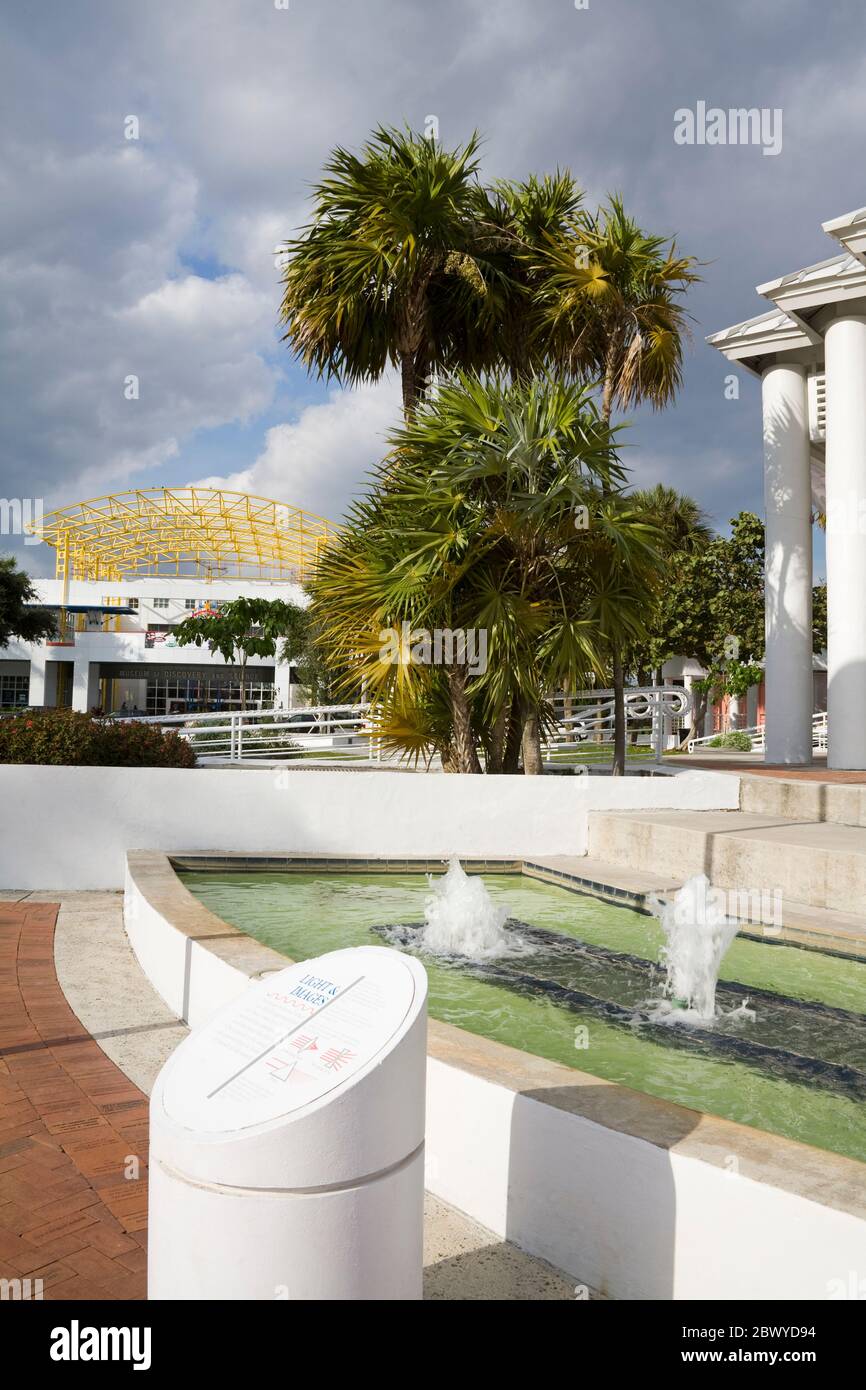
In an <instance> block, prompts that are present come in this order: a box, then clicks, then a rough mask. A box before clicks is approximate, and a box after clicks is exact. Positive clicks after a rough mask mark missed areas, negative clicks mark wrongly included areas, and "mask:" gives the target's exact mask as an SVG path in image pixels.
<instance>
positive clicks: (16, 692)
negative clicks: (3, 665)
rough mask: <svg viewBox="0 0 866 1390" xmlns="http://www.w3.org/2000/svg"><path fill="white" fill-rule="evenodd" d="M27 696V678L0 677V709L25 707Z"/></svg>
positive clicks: (28, 680)
mask: <svg viewBox="0 0 866 1390" xmlns="http://www.w3.org/2000/svg"><path fill="white" fill-rule="evenodd" d="M29 696H30V677H29V676H0V709H12V708H21V707H22V706H26V704H27V701H28V699H29Z"/></svg>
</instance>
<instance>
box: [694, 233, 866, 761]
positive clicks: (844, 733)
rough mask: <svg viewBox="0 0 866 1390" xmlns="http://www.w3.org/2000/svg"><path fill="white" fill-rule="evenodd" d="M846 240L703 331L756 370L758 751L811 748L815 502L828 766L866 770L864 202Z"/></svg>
mask: <svg viewBox="0 0 866 1390" xmlns="http://www.w3.org/2000/svg"><path fill="white" fill-rule="evenodd" d="M823 229H824V231H825V232H827V233H828V234H829V235H830V236H831V237H833V238H834V239H835V241H836V242H837V243H838V244H839V245H840V246H841V248H842V252H841V254H839V255H836V256H833V257H832V258H831V259H829V260H826V261H821V262H820V263H819V264H817V265H811V266H807V267H806V268H805V269H804V270H799V271H796V272H795V273H794V274H792V275H785V276H783V277H782V278H781V279H780V280H773V281H770V282H769V283H768V284H766V285H759V286H758V293H759V294H762V295H763V296H764V297H765V298H766V299H768V300H770V301H771V303H772V304H773V306H774V307H773V309H771V310H770V312H769V313H766V314H762V315H760V316H759V317H758V318H754V319H750V320H748V322H746V323H740V324H736V325H735V326H734V327H733V328H726V329H724V330H723V331H722V332H721V333H714V334H712V335H711V336H710V337H709V338H708V340H707V341H708V342H709V343H711V344H712V345H713V346H714V347H717V348H718V349H719V351H720V352H722V353H724V355H725V357H727V358H728V360H729V361H731V362H736V363H741V364H742V365H743V366H744V367H746V368H747V369H748V370H749V371H751V372H754V373H755V375H757V376H760V378H761V383H762V391H763V420H764V503H765V513H766V536H767V545H766V729H767V733H766V748H767V753H766V758H767V762H772V763H790V764H797V763H808V762H809V761H810V760H811V757H812V730H811V718H812V514H813V512H819V513H824V514H825V515H826V518H827V606H828V620H827V626H828V634H827V636H828V642H827V668H828V694H827V725H828V751H827V765H828V767H831V768H856V769H866V208H859V209H858V210H857V211H856V212H851V213H848V214H846V215H845V216H844V217H837V218H835V219H834V220H833V221H831V222H825V223H823Z"/></svg>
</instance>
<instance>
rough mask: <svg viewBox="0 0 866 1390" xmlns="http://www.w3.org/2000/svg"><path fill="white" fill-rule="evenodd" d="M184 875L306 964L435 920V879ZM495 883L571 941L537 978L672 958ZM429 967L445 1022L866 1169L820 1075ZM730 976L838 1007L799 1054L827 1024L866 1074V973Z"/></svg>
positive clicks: (853, 1117)
mask: <svg viewBox="0 0 866 1390" xmlns="http://www.w3.org/2000/svg"><path fill="white" fill-rule="evenodd" d="M179 877H180V878H181V880H182V882H183V883H184V884H185V885H186V887H187V888H188V889H190V891H191V892H192V893H194V894H195V896H196V897H197V898H198V899H199V900H200V901H201V902H203V903H204V904H206V906H207V907H209V908H210V909H211V911H213V912H215V913H216V914H217V916H218V917H221V918H222V919H223V920H224V921H226V922H230V923H231V924H232V925H234V926H237V927H238V928H240V929H241V930H243V931H245V932H247V933H248V934H249V935H250V936H253V937H255V938H256V940H258V941H261V942H263V943H264V944H265V945H268V946H271V947H273V948H274V949H275V950H277V951H281V952H282V953H284V954H285V955H287V956H290V957H291V958H292V959H294V960H304V959H306V958H307V957H310V956H314V955H321V954H323V953H324V952H326V951H331V950H336V949H338V948H339V947H341V946H355V945H358V946H360V945H365V944H379V945H381V944H382V935H381V929H382V928H388V927H392V926H396V925H397V924H405V923H418V922H420V921H422V920H423V916H424V903H425V900H426V898H427V896H428V894H429V892H430V888H429V885H428V882H427V879H426V877H425V876H424V875H421V874H373V873H370V874H327V873H312V874H296V873H290V874H280V873H251V874H243V873H226V874H219V873H213V872H209V871H208V872H195V871H181V872H180V873H179ZM485 883H486V885H487V887H488V889H489V891H490V894H491V896H492V897H493V899H494V901H495V902H497V903H501V904H503V905H505V906H506V907H507V908H508V913H509V916H510V917H511V918H514V919H517V921H518V922H524V923H527V924H529V925H530V926H531V927H534V928H542V929H545V930H546V931H548V932H555V933H558V934H559V935H560V937H565V938H568V939H569V940H568V941H566V942H564V943H563V947H564V948H565V947H568V948H569V951H570V954H569V953H565V954H564V955H563V956H562V958H561V959H560V958H559V955H558V953H557V951H556V949H555V948H554V950H553V952H552V953H546V954H542V956H541V957H540V958H539V959H538V960H536V961H535V962H533V961H531V960H530V962H529V965H528V968H529V969H530V970H532V971H535V972H536V973H541V974H544V975H546V976H547V975H549V976H550V977H551V978H555V979H556V980H557V981H559V982H560V983H562V984H565V985H573V984H575V983H577V984H582V978H578V976H577V974H576V973H575V972H576V971H578V970H582V969H583V968H584V967H583V962H582V961H581V959H580V951H578V952H577V953H576V954H575V949H574V944H575V943H586V945H587V946H588V947H593V946H595V947H605V948H608V950H613V951H616V952H622V953H625V954H626V956H628V957H630V958H634V957H638V958H640V960H641V961H646V962H654V961H657V959H658V954H659V949H660V946H661V944H662V932H661V928H660V926H659V924H658V923H657V922H656V920H655V919H654V918H652V917H648V916H646V915H644V914H642V913H639V912H636V911H633V910H631V909H629V908H625V907H621V906H618V905H616V904H612V903H607V902H604V901H602V900H600V899H597V898H593V897H590V896H587V895H583V894H579V893H572V892H569V891H568V890H566V889H562V888H559V887H557V886H555V885H553V884H547V883H542V882H540V881H538V880H533V879H529V878H525V877H522V876H521V875H519V874H502V875H499V874H492V875H487V876H485ZM376 928H378V929H380V930H379V931H377V930H375V929H376ZM515 930H519V927H516V928H515ZM409 949H412V948H411V947H409ZM422 959H423V961H424V964H425V967H426V969H427V974H428V977H429V984H430V996H429V1007H430V1013H431V1015H432V1016H433V1017H434V1018H439V1019H443V1020H444V1021H446V1022H448V1023H453V1024H455V1025H456V1026H458V1027H460V1028H465V1029H467V1030H468V1031H469V1032H472V1033H478V1034H480V1035H481V1036H483V1037H486V1038H492V1039H495V1040H497V1041H499V1042H503V1043H507V1044H509V1045H510V1046H512V1047H519V1048H522V1049H523V1050H525V1051H527V1052H533V1053H535V1054H537V1055H538V1056H540V1057H546V1058H549V1059H550V1060H552V1061H557V1062H562V1063H564V1064H565V1065H567V1066H572V1067H576V1068H578V1069H579V1070H581V1071H584V1072H589V1073H591V1074H592V1075H594V1076H599V1077H604V1078H605V1079H607V1080H610V1081H617V1082H620V1083H622V1084H623V1085H626V1086H631V1087H633V1088H634V1089H635V1090H638V1091H643V1092H645V1093H646V1094H648V1095H653V1096H659V1097H662V1098H663V1099H666V1100H671V1101H677V1102H679V1103H681V1104H683V1105H687V1106H690V1107H691V1108H692V1109H695V1110H699V1111H704V1112H707V1113H710V1114H715V1115H721V1116H724V1117H725V1118H727V1119H731V1120H736V1121H738V1122H740V1123H741V1124H747V1125H754V1126H756V1127H757V1128H759V1129H766V1130H770V1131H771V1132H773V1133H776V1134H783V1135H786V1136H788V1137H789V1138H792V1139H799V1140H801V1141H803V1142H804V1143H808V1144H814V1145H816V1146H818V1147H820V1148H825V1149H831V1150H834V1151H835V1152H837V1153H842V1154H847V1155H849V1156H850V1157H852V1158H858V1159H861V1160H866V1104H864V1102H863V1100H862V1098H861V1097H859V1096H856V1095H855V1096H852V1095H850V1094H846V1093H845V1087H844V1086H843V1087H842V1088H841V1092H840V1090H839V1088H835V1089H834V1087H833V1086H832V1085H829V1084H828V1083H826V1082H822V1083H821V1084H815V1083H814V1082H813V1081H812V1080H811V1079H810V1078H808V1077H804V1078H802V1079H790V1078H789V1077H787V1076H778V1075H774V1074H769V1073H768V1072H767V1071H766V1070H765V1069H764V1068H763V1067H762V1066H761V1065H760V1064H756V1063H755V1062H754V1061H751V1062H749V1063H746V1062H744V1061H742V1060H740V1059H739V1058H731V1057H727V1056H716V1055H696V1054H695V1053H693V1052H691V1051H689V1050H684V1049H683V1046H682V1045H681V1037H677V1036H675V1035H676V1034H677V1033H679V1032H680V1030H678V1029H665V1030H661V1031H663V1033H664V1034H665V1036H661V1037H660V1036H659V1035H658V1034H659V1030H658V1029H657V1030H655V1032H654V1033H653V1036H646V1034H645V1032H644V1030H642V1029H640V1028H637V1029H634V1028H630V1027H628V1026H623V1025H622V1023H621V1022H611V1021H609V1020H608V1019H606V1018H604V1017H599V1016H597V1015H596V1014H595V1013H594V1012H592V1011H586V1010H583V1009H581V1008H580V1007H579V1006H575V1004H574V1003H573V1002H572V1003H569V1004H564V1003H562V1002H561V1001H560V1000H558V999H556V998H550V997H546V996H545V995H544V994H538V993H534V994H531V995H528V996H527V995H525V994H523V993H521V992H518V991H516V990H515V989H514V988H513V987H510V986H509V985H507V984H504V983H501V982H500V981H498V980H496V979H491V978H483V977H480V978H476V977H475V975H473V974H472V973H467V970H466V969H465V968H461V967H459V966H456V965H455V964H453V963H452V962H449V961H443V960H441V959H437V958H435V957H431V956H429V955H427V954H424V955H422ZM575 963H576V964H575ZM548 967H549V968H548ZM520 968H521V969H522V968H523V965H522V963H521V966H520ZM614 973H615V972H614ZM721 979H722V980H724V981H728V982H731V983H732V984H733V985H735V986H742V987H743V989H744V990H745V992H746V993H748V991H749V990H750V989H755V990H770V991H773V993H774V994H778V995H781V996H785V997H786V998H787V999H788V1000H800V1001H807V1002H809V1003H813V1004H817V1005H826V1006H830V1008H829V1011H828V1010H824V1011H823V1012H822V1013H815V1014H814V1015H813V1014H811V1013H808V1012H803V1013H802V1018H803V1019H804V1020H805V1023H803V1022H801V1021H800V1017H799V1014H800V1011H798V1010H797V1009H796V1007H794V1006H791V1007H790V1009H789V1010H788V1012H789V1014H791V1015H792V1016H795V1018H796V1023H797V1027H798V1028H799V1029H800V1032H799V1033H798V1032H796V1031H795V1032H794V1033H792V1034H791V1035H790V1036H789V1037H788V1039H787V1042H786V1046H788V1047H790V1048H791V1049H792V1050H793V1051H794V1052H796V1053H803V1052H806V1053H807V1055H809V1056H811V1055H812V1054H811V1053H810V1052H809V1051H808V1042H809V1039H808V1036H803V1030H804V1029H805V1030H806V1031H808V1029H809V1027H810V1026H811V1024H810V1020H811V1019H812V1018H813V1017H815V1018H817V1020H818V1023H817V1025H816V1031H821V1033H822V1039H823V1040H822V1042H821V1048H822V1051H821V1053H820V1055H821V1056H823V1057H825V1058H827V1059H828V1060H830V1061H832V1062H834V1063H837V1064H838V1063H844V1062H849V1063H851V1065H852V1066H854V1067H857V1068H858V1069H862V1070H863V1071H866V1064H864V1056H866V1054H864V1051H863V1043H864V1039H866V1017H861V1018H860V1020H859V1021H858V1020H854V1031H853V1033H852V1032H851V1031H850V1030H851V1026H852V1024H851V1020H850V1015H859V1016H866V963H863V964H861V963H859V962H855V961H850V960H843V959H839V958H838V957H833V956H828V955H823V954H821V953H820V952H816V951H805V950H800V949H798V948H796V947H789V946H780V945H768V944H764V943H760V942H754V941H749V940H746V939H744V938H742V937H738V938H737V939H736V940H735V941H734V943H733V945H732V946H731V948H730V950H729V951H728V953H727V955H726V956H725V959H724V961H723V963H722V970H721ZM610 997H611V998H613V997H615V996H614V994H613V993H612V994H611V995H610ZM619 997H620V998H625V997H626V996H625V995H620V996H619ZM750 1007H752V1008H754V1010H755V1013H756V1015H757V1022H756V1023H755V1024H754V1025H752V1024H748V1023H744V1024H740V1023H739V1022H738V1023H737V1025H736V1028H733V1027H732V1028H729V1029H728V1032H730V1033H734V1032H737V1033H738V1034H739V1035H740V1036H742V1037H745V1038H749V1037H750V1036H754V1037H756V1038H759V1039H760V1038H761V1037H762V1034H761V1024H762V1009H763V1014H764V1018H765V1019H766V1016H767V1014H768V1013H772V1001H766V1000H762V999H761V998H759V997H756V998H754V999H753V1000H752V1001H751V1004H750ZM786 1007H787V1006H786ZM833 1010H845V1011H846V1013H847V1015H848V1016H849V1017H848V1021H847V1023H842V1024H840V1023H838V1022H837V1019H836V1017H835V1016H834V1015H833V1012H832V1011H833ZM834 1030H835V1032H834ZM825 1033H826V1035H827V1036H826V1038H824V1036H823V1035H824V1034H825ZM849 1034H850V1037H851V1039H852V1041H851V1042H850V1043H849ZM576 1044H577V1045H576ZM858 1074H860V1073H859V1071H858Z"/></svg>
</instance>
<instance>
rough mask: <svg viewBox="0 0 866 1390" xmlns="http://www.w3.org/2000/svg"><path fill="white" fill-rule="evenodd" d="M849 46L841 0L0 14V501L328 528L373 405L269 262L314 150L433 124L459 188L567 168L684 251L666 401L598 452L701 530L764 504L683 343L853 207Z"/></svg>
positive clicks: (406, 1) (859, 89)
mask: <svg viewBox="0 0 866 1390" xmlns="http://www.w3.org/2000/svg"><path fill="white" fill-rule="evenodd" d="M864 40H866V6H864V4H863V0H824V3H822V4H820V5H818V4H816V3H814V0H760V2H759V3H758V2H757V0H726V3H725V4H723V5H719V4H715V3H711V0H578V3H577V4H576V3H575V0H437V3H435V4H432V3H421V0H182V3H179V0H171V2H170V3H169V0H142V3H139V4H128V3H124V4H120V3H118V0H44V2H43V3H38V4H28V5H20V4H18V3H15V0H0V498H7V499H8V498H22V499H23V498H30V499H42V503H43V505H44V508H45V509H46V510H48V509H50V508H52V507H56V506H63V505H68V504H71V503H74V502H77V501H79V500H81V499H83V498H87V497H93V496H96V495H99V494H102V493H106V492H115V491H122V490H124V489H127V488H132V487H154V486H160V485H168V486H172V485H173V486H179V485H184V484H188V483H192V482H201V481H208V482H219V483H221V484H222V485H223V486H227V487H235V488H239V489H241V490H244V491H250V492H257V493H260V494H263V495H266V496H273V497H276V498H279V499H281V500H284V501H288V502H290V503H292V504H294V505H297V506H300V507H304V508H306V509H308V510H310V511H313V512H316V513H319V514H321V515H324V516H325V517H327V518H329V519H331V520H333V521H339V519H340V516H341V515H342V513H343V511H344V509H345V507H346V505H347V503H348V502H349V501H350V499H351V498H352V497H353V496H356V495H357V494H358V493H359V492H361V491H363V489H364V486H365V480H366V478H367V475H368V473H369V470H370V469H371V468H372V467H373V466H374V465H375V463H376V462H377V461H378V459H379V458H380V457H381V455H382V453H383V452H384V444H383V440H384V437H385V435H386V433H387V431H388V430H389V428H390V427H391V426H392V425H393V424H394V423H396V421H397V418H398V414H399V390H398V383H397V382H396V380H395V379H393V378H389V379H386V380H383V381H381V382H378V383H371V384H369V385H365V386H362V387H359V388H358V389H356V390H351V391H343V390H341V389H340V388H339V386H337V385H335V384H334V383H330V384H329V383H327V382H323V381H319V380H317V379H315V378H311V377H309V376H308V375H307V373H306V372H305V370H304V369H303V367H301V366H300V365H299V364H297V363H296V362H295V361H294V360H293V358H292V356H291V354H290V353H289V351H288V350H287V348H286V347H285V345H284V344H282V343H281V341H280V335H281V329H280V326H279V323H278V309H279V301H280V287H279V272H278V268H277V265H276V262H275V258H274V254H273V252H274V248H275V247H276V246H277V245H278V244H279V243H280V242H282V241H284V240H285V239H287V238H289V237H291V236H292V235H293V234H295V233H296V232H297V230H298V229H299V228H300V227H301V226H302V225H303V224H304V222H305V221H306V220H307V218H308V215H309V210H310V202H309V198H310V187H311V185H312V183H313V182H314V181H315V179H316V177H317V175H318V173H319V171H320V169H321V166H322V164H323V162H324V161H325V159H326V158H327V156H328V153H329V151H330V150H331V149H332V148H333V147H334V146H335V145H337V144H341V145H344V146H348V147H350V148H355V149H357V148H358V147H359V146H360V145H361V144H362V143H363V141H364V139H365V137H366V136H367V134H368V133H369V131H370V130H371V129H372V128H373V127H374V126H376V125H377V124H379V123H383V124H386V125H405V124H408V125H410V126H412V127H413V128H416V129H420V130H423V129H424V127H425V124H426V123H427V122H428V119H429V118H430V117H434V116H435V117H436V119H437V121H438V126H439V138H440V140H441V142H442V143H443V145H445V146H446V147H449V148H450V147H453V146H455V145H457V144H459V143H461V142H462V141H464V140H465V139H466V138H467V137H468V136H469V134H470V133H471V132H472V131H473V130H478V131H479V132H481V134H482V136H483V137H484V143H483V147H482V175H483V177H484V178H485V179H495V178H503V177H508V178H519V177H522V176H524V175H526V174H528V173H530V172H535V173H539V174H540V173H543V172H545V171H552V170H554V169H556V168H563V167H568V168H570V169H571V171H572V172H573V174H574V175H575V177H576V178H577V180H578V182H579V183H580V185H581V186H582V187H583V188H584V190H585V194H586V201H587V203H588V204H589V205H590V206H594V205H595V204H597V203H598V202H600V201H601V200H603V199H604V198H605V196H606V195H607V194H608V193H609V192H613V191H616V192H619V193H621V194H622V196H623V198H624V200H625V203H626V206H627V208H628V210H629V211H630V212H631V214H632V215H633V216H634V217H635V218H637V219H638V221H640V223H641V224H642V225H643V226H644V227H645V228H646V229H647V230H649V231H651V232H654V233H658V234H663V235H666V236H672V237H674V236H675V237H676V240H677V245H678V247H679V249H680V250H681V251H682V252H684V253H688V254H691V255H694V256H696V257H698V258H699V260H700V261H701V262H702V263H703V266H702V271H701V273H702V275H703V281H702V283H701V284H700V285H698V286H696V287H695V288H694V289H693V290H692V291H690V293H689V297H688V309H689V312H690V314H691V315H692V318H693V323H692V340H691V342H690V343H689V345H688V346H687V350H686V362H685V378H684V383H683V387H682V390H681V392H680V395H679V397H678V399H677V401H676V403H675V404H674V405H672V406H671V407H669V408H668V409H666V410H665V411H663V412H660V413H652V412H650V411H648V410H641V411H639V412H637V413H636V414H633V415H632V416H631V417H629V418H630V421H631V423H630V426H629V428H628V430H627V431H626V432H625V435H624V437H623V444H624V449H623V458H624V462H625V463H626V465H627V467H628V468H629V469H630V470H631V477H632V480H633V482H634V483H635V485H637V486H651V485H653V484H654V483H656V482H659V481H661V482H664V483H667V484H669V485H672V486H676V487H678V488H680V489H682V490H684V491H688V492H690V493H691V494H692V495H693V496H695V497H696V498H697V499H698V500H699V501H700V502H701V503H702V505H703V506H704V507H705V509H706V510H707V512H708V513H709V515H710V516H711V518H712V519H713V521H714V522H715V523H716V524H717V525H718V526H720V527H724V525H725V523H726V522H727V520H728V518H729V517H731V516H732V515H734V514H735V513H736V512H737V511H739V510H740V509H741V508H743V507H748V508H751V509H754V510H758V511H760V510H761V505H762V503H761V462H760V455H761V427H760V386H759V383H758V382H757V381H756V380H755V379H754V378H752V377H751V376H750V375H749V374H748V373H746V372H743V373H741V374H740V390H739V398H738V399H729V396H730V392H729V391H726V389H725V386H726V377H727V375H728V374H729V372H730V371H731V368H730V367H729V365H728V364H727V363H726V362H725V360H724V359H723V358H722V357H721V356H720V355H719V354H718V353H717V352H716V351H715V350H713V349H712V348H710V347H709V346H708V345H707V344H706V343H705V342H704V341H703V340H704V335H705V334H707V333H711V332H714V331H716V330H718V329H720V328H724V327H727V326H728V325H730V324H733V323H737V322H739V321H741V320H742V319H745V318H749V317H752V316H753V315H756V314H759V313H761V312H763V311H764V309H765V308H768V307H769V305H768V304H767V303H766V301H764V300H762V299H761V298H760V297H759V296H757V295H756V294H755V288H754V287H755V286H756V285H758V284H760V283H763V282H765V281H767V280H770V279H773V278H775V277H776V276H778V275H782V274H785V273H787V272H789V271H793V270H796V269H798V268H800V267H801V266H804V265H808V264H810V263H811V262H814V261H818V260H822V259H825V258H826V257H829V256H831V255H833V254H834V243H832V242H831V241H830V240H829V238H828V237H827V236H826V235H825V234H824V233H822V231H821V226H820V224H821V222H822V221H826V220H827V219H828V218H831V217H834V216H837V215H839V214H841V213H844V212H847V211H849V210H850V209H852V208H856V207H859V206H861V205H862V204H863V203H866V179H864V176H863V131H864V115H866V42H864ZM699 102H704V103H706V105H707V107H710V108H712V107H721V108H723V109H728V108H731V107H757V108H761V109H766V110H767V111H768V112H774V111H777V110H779V111H781V113H782V118H781V135H782V139H781V148H780V149H779V150H778V152H777V153H774V154H765V153H764V149H763V147H762V146H761V145H759V144H729V145H709V144H698V143H694V144H683V143H678V142H677V140H676V139H675V132H676V129H677V119H676V112H677V111H680V110H682V109H689V110H695V111H696V110H697V107H698V103H699ZM131 118H132V119H131ZM777 133H778V132H777ZM131 135H132V136H134V137H136V138H129V137H130V136H131ZM130 377H136V378H137V380H138V388H137V399H135V398H133V399H129V394H130V392H129V387H128V385H127V382H128V379H129V378H130ZM0 548H2V549H4V550H13V551H15V552H16V553H17V554H18V556H19V559H20V560H21V561H22V562H23V563H24V564H25V565H26V566H27V568H29V569H30V570H31V571H32V572H34V573H45V572H49V571H50V569H51V558H52V557H51V555H50V554H46V548H45V547H43V546H35V547H34V546H27V547H25V546H23V544H22V543H21V541H20V540H18V539H16V538H14V537H11V536H2V537H0Z"/></svg>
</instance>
